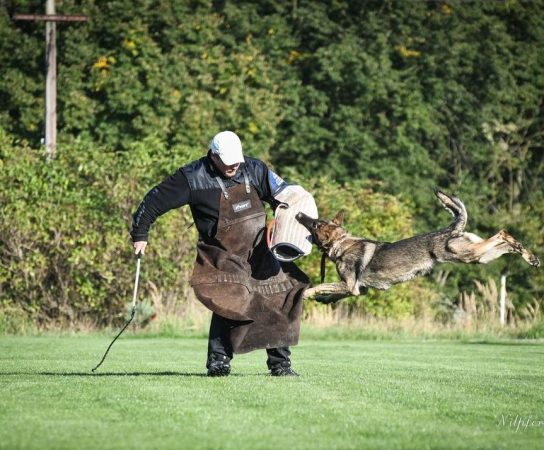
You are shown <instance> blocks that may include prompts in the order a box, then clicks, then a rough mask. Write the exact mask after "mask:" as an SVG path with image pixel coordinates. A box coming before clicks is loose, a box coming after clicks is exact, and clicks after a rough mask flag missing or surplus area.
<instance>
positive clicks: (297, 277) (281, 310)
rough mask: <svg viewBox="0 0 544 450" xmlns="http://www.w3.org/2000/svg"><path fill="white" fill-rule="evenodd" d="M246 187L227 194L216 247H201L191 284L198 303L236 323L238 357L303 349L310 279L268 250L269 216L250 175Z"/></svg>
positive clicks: (234, 338)
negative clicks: (262, 351) (255, 352)
mask: <svg viewBox="0 0 544 450" xmlns="http://www.w3.org/2000/svg"><path fill="white" fill-rule="evenodd" d="M243 174H244V180H245V183H244V184H237V185H235V186H233V187H231V188H229V189H226V188H225V186H224V183H223V181H222V180H221V179H220V178H219V177H217V178H216V180H217V182H218V184H219V186H220V187H221V189H222V194H221V200H220V206H219V219H218V223H217V233H216V235H215V238H214V239H213V243H205V242H204V241H199V242H198V245H197V257H196V263H195V267H194V270H193V276H192V278H191V286H192V287H193V289H194V291H195V294H196V296H197V298H198V299H199V300H200V301H201V302H202V303H203V304H204V305H205V306H206V307H207V308H208V309H210V310H212V311H213V312H215V313H217V314H219V315H220V316H222V317H225V318H227V319H230V320H232V321H234V322H233V324H234V326H233V328H232V330H231V336H230V337H231V344H232V348H233V351H234V352H235V353H245V352H249V351H251V350H256V349H259V348H276V347H285V346H289V345H295V344H297V343H298V336H299V331H300V317H301V313H302V292H303V291H304V289H306V288H307V287H308V285H309V279H308V277H307V276H306V275H305V274H304V273H303V272H302V271H301V270H300V269H299V268H298V267H297V266H296V265H295V264H293V263H282V264H280V263H279V262H278V261H277V260H276V259H275V258H274V257H273V256H272V253H271V252H270V250H269V249H268V246H267V244H266V237H265V234H266V233H265V225H266V213H265V210H264V207H263V204H262V202H261V200H260V199H259V196H258V195H257V192H256V191H255V188H253V187H252V186H250V183H249V180H248V177H247V174H246V173H245V172H244V173H243Z"/></svg>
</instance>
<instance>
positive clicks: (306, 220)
mask: <svg viewBox="0 0 544 450" xmlns="http://www.w3.org/2000/svg"><path fill="white" fill-rule="evenodd" d="M295 219H297V222H299V223H300V224H302V225H304V227H306V228H307V229H308V231H312V225H313V223H314V222H315V221H316V219H314V218H312V217H310V216H307V215H306V214H304V213H303V212H299V213H298V214H297V215H296V216H295Z"/></svg>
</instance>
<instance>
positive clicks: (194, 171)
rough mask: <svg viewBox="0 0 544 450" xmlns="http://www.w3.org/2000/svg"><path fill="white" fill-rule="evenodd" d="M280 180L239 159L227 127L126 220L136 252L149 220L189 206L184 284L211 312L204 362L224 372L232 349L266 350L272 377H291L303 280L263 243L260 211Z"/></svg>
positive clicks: (211, 370) (257, 163)
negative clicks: (193, 237) (194, 239)
mask: <svg viewBox="0 0 544 450" xmlns="http://www.w3.org/2000/svg"><path fill="white" fill-rule="evenodd" d="M285 186H286V183H285V181H283V180H282V179H281V178H280V177H278V176H277V175H276V174H275V173H274V172H272V171H271V170H269V169H268V168H267V167H266V165H265V164H264V163H263V162H262V161H259V160H258V159H255V158H249V157H247V156H246V157H244V155H243V152H242V143H241V142H240V139H239V138H238V136H237V135H236V134H235V133H233V132H232V131H223V132H221V133H218V134H217V135H216V136H215V137H214V138H213V139H212V141H211V143H210V149H209V151H208V154H207V155H206V156H205V157H203V158H201V159H199V160H196V161H193V162H191V163H189V164H188V165H186V166H184V167H181V168H180V169H178V170H177V172H176V173H174V174H173V175H172V176H170V177H169V178H167V179H166V180H165V181H163V182H162V183H161V184H159V185H157V186H156V187H154V188H153V189H152V190H151V191H150V192H149V193H148V194H147V195H146V196H145V198H144V200H143V201H142V203H141V204H140V206H139V207H138V209H137V211H136V213H135V214H134V217H133V224H132V232H131V235H132V240H133V245H134V249H135V252H136V253H138V252H140V251H141V252H143V251H144V249H145V247H146V245H147V236H148V231H149V228H150V226H151V224H152V223H153V222H154V221H155V219H156V218H157V217H159V216H160V215H162V214H164V213H165V212H167V211H169V210H171V209H173V208H179V207H181V206H184V205H189V207H190V208H191V213H192V215H193V219H194V221H195V224H196V227H197V230H198V233H199V239H198V244H197V258H196V262H195V267H194V271H193V275H192V278H191V285H192V287H193V289H194V291H195V294H196V296H197V298H198V299H199V300H200V301H201V302H202V303H203V304H204V305H205V306H206V307H207V308H209V309H210V310H211V311H213V314H212V320H211V325H210V334H209V340H208V359H207V363H206V367H207V369H208V375H209V376H226V375H229V373H230V361H231V359H232V358H233V354H234V353H245V352H248V351H252V350H255V349H258V348H266V351H267V354H268V359H267V365H268V368H269V369H270V374H271V375H273V376H296V375H297V373H296V372H295V371H294V370H293V369H292V368H291V361H290V359H289V356H290V350H289V345H294V344H296V343H297V342H298V334H299V328H300V315H301V310H302V298H301V295H302V292H303V291H304V289H305V288H306V287H307V286H308V284H309V280H308V278H307V277H306V275H305V274H304V273H303V272H302V271H300V270H299V269H298V268H297V267H296V265H294V264H293V263H282V264H280V263H279V262H278V261H277V260H276V259H275V258H274V257H273V256H272V254H271V253H270V251H269V249H268V246H267V244H266V236H265V234H266V233H265V220H266V213H265V210H264V206H263V203H262V201H266V202H267V203H269V204H270V205H271V206H272V207H273V208H275V207H276V206H277V204H278V202H277V201H276V200H275V199H274V195H275V194H277V193H278V192H279V191H281V189H282V188H283V187H285Z"/></svg>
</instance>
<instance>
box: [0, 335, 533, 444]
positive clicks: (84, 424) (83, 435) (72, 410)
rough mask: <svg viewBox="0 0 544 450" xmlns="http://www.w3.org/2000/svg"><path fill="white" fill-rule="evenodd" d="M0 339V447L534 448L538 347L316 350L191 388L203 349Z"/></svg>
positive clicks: (419, 344) (135, 342) (397, 343)
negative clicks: (273, 367) (287, 367)
mask: <svg viewBox="0 0 544 450" xmlns="http://www.w3.org/2000/svg"><path fill="white" fill-rule="evenodd" d="M109 340H110V337H109V336H104V335H102V336H99V335H93V336H75V337H67V336H63V337H54V336H43V337H0V448H2V449H20V448H21V449H22V448H24V449H27V448H28V449H31V448H35V449H91V448H93V449H123V448H127V449H128V448H130V449H137V448H154V449H168V448H172V449H200V448H202V449H208V448H209V449H222V448H224V449H245V448H247V449H282V450H283V449H285V450H287V449H299V448H300V449H335V448H337V449H361V448H383V449H418V450H420V449H427V448H428V449H431V448H432V449H439V448H444V449H453V448H466V449H479V448H482V449H483V448H486V449H499V448H516V449H531V448H534V449H537V448H540V449H541V448H544V344H542V343H535V342H515V341H497V342H489V343H482V342H481V343H475V342H462V341H424V340H390V341H356V340H351V341H350V340H345V341H337V342H335V341H331V340H327V341H321V340H316V339H305V340H303V341H302V343H301V345H299V346H297V347H294V348H293V362H294V367H295V368H296V370H297V371H299V372H300V373H301V375H302V376H301V377H299V378H272V377H269V376H268V375H267V370H266V365H265V359H266V354H265V352H264V351H259V352H253V353H250V354H247V355H240V356H238V357H237V358H235V360H234V361H233V373H232V375H231V376H230V377H228V378H222V379H209V378H206V377H205V376H203V374H204V367H203V365H204V360H205V354H206V340H205V339H198V338H193V339H167V338H148V339H142V338H133V337H130V336H127V337H125V336H123V338H121V339H120V340H119V341H117V343H116V344H115V346H114V347H113V349H112V351H111V353H110V355H109V357H108V359H107V360H106V362H105V363H104V365H103V366H102V367H101V368H100V369H99V370H98V372H97V374H96V375H93V374H92V373H91V371H90V369H91V367H93V366H94V365H95V364H96V363H97V362H98V361H99V359H100V357H101V356H102V353H103V351H104V350H105V348H106V347H107V345H108V343H109Z"/></svg>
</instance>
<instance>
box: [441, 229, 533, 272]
mask: <svg viewBox="0 0 544 450" xmlns="http://www.w3.org/2000/svg"><path fill="white" fill-rule="evenodd" d="M447 246H448V250H450V251H451V252H452V253H453V254H454V255H455V260H457V261H460V262H466V263H471V262H477V263H482V264H486V263H488V262H490V261H493V260H495V259H497V258H499V257H500V256H502V255H504V254H505V253H518V254H520V255H521V257H522V258H523V259H524V260H525V261H527V262H528V263H529V264H530V265H532V266H535V267H538V266H540V261H539V259H538V258H537V257H536V256H535V255H533V254H532V253H531V252H529V251H528V250H527V249H525V248H524V247H523V245H521V243H520V242H519V241H517V240H516V239H515V238H514V237H513V236H511V235H510V234H509V233H508V232H507V231H505V230H501V231H499V232H498V233H497V234H496V235H495V236H492V237H490V238H489V239H485V240H484V239H482V238H480V237H479V236H476V235H475V234H472V233H464V234H463V235H462V236H460V237H458V238H453V239H450V240H449V241H448V244H447Z"/></svg>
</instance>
